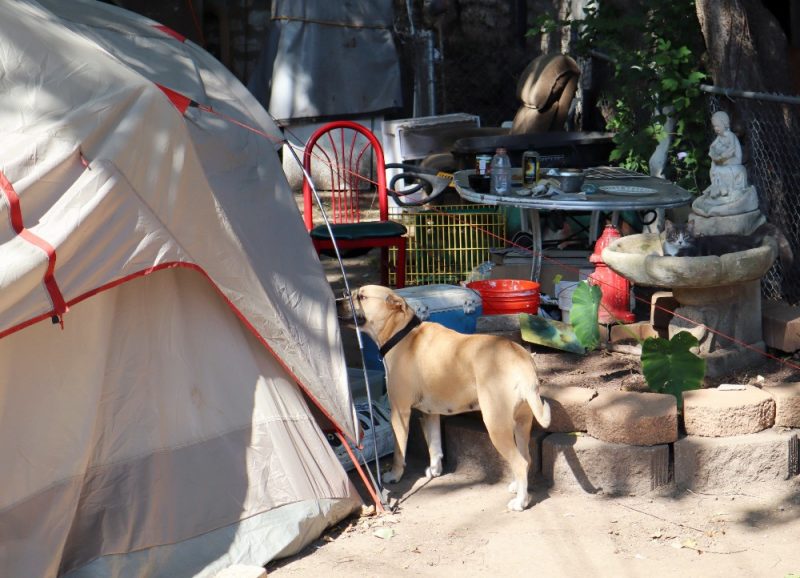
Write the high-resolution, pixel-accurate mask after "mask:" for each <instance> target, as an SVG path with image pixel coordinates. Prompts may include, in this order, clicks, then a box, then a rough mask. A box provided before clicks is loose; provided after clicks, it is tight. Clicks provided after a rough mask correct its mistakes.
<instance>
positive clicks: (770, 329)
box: [761, 301, 800, 353]
mask: <svg viewBox="0 0 800 578" xmlns="http://www.w3.org/2000/svg"><path fill="white" fill-rule="evenodd" d="M761 319H762V322H761V324H762V327H763V331H764V342H765V343H766V344H767V345H769V346H770V347H774V348H775V349H780V350H781V351H786V352H787V353H792V352H794V351H797V350H798V349H800V307H793V306H791V305H789V304H788V303H786V302H784V301H764V302H762V305H761Z"/></svg>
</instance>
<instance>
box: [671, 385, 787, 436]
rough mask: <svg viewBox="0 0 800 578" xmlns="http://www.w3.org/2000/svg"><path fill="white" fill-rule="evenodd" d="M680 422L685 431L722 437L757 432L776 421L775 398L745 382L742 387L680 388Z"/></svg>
mask: <svg viewBox="0 0 800 578" xmlns="http://www.w3.org/2000/svg"><path fill="white" fill-rule="evenodd" d="M683 422H684V429H685V431H686V433H687V434H689V435H695V436H706V437H725V436H736V435H744V434H751V433H756V432H759V431H762V430H765V429H767V428H769V427H772V425H773V424H774V423H775V400H774V398H773V397H772V396H770V395H769V394H768V393H766V392H764V391H762V390H761V389H759V388H757V387H753V386H751V385H748V386H746V387H745V389H743V390H730V391H725V390H721V389H718V388H712V389H695V390H692V391H684V392H683Z"/></svg>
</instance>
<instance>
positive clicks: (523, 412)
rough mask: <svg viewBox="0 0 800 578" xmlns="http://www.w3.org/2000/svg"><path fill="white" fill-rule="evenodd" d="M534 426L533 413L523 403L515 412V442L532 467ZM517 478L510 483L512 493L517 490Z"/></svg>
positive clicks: (509, 488) (509, 489)
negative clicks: (532, 434)
mask: <svg viewBox="0 0 800 578" xmlns="http://www.w3.org/2000/svg"><path fill="white" fill-rule="evenodd" d="M532 428H533V413H532V412H531V410H530V408H529V407H528V406H527V404H525V403H523V404H520V406H519V407H518V408H517V411H516V413H515V414H514V442H515V443H516V444H517V451H518V452H519V453H520V455H521V456H522V457H523V458H524V459H525V462H526V463H527V464H528V468H529V469H530V463H531V448H530V439H531V429H532ZM517 486H518V484H517V480H516V478H515V479H514V481H513V482H511V483H510V484H509V485H508V491H509V492H511V493H512V494H515V493H516V492H517Z"/></svg>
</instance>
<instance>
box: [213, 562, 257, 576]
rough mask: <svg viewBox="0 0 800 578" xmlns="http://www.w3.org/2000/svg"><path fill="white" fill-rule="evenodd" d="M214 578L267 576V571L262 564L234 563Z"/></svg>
mask: <svg viewBox="0 0 800 578" xmlns="http://www.w3.org/2000/svg"><path fill="white" fill-rule="evenodd" d="M214 578H267V571H266V570H265V569H264V568H262V567H261V566H246V565H245V564H234V565H233V566H228V567H227V568H225V569H224V570H222V571H221V572H217V574H216V575H215V576H214Z"/></svg>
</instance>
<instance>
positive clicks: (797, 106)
mask: <svg viewBox="0 0 800 578" xmlns="http://www.w3.org/2000/svg"><path fill="white" fill-rule="evenodd" d="M703 90H705V91H706V92H707V93H708V101H709V108H710V110H711V112H712V113H713V112H716V111H717V110H724V111H725V112H727V113H728V114H729V116H730V117H731V125H732V126H731V128H732V130H733V131H734V132H736V133H737V136H739V138H740V141H741V144H742V149H743V157H744V159H743V162H744V164H745V166H746V167H747V176H748V180H749V181H750V184H752V185H755V187H756V191H757V193H758V199H759V208H760V209H761V211H762V213H764V215H765V216H766V217H767V220H768V221H769V222H770V223H772V224H773V225H775V226H776V227H778V228H779V229H780V230H781V231H782V232H783V234H784V235H785V236H786V238H787V240H788V241H789V244H790V246H791V248H792V251H793V252H794V255H795V262H794V264H793V265H792V266H791V267H788V268H787V267H785V265H784V264H781V262H780V260H778V261H776V262H775V265H773V267H772V268H771V269H770V270H769V271H768V272H767V274H766V275H765V276H764V278H763V279H762V282H761V290H762V294H763V295H764V297H765V298H766V299H769V300H780V299H783V300H785V301H787V302H788V303H790V304H792V305H796V304H798V303H800V268H799V267H798V262H800V194H798V192H800V98H797V97H791V96H783V95H774V94H764V93H753V92H744V91H733V90H727V89H719V88H716V87H703Z"/></svg>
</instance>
